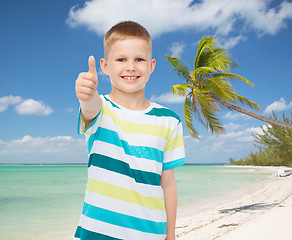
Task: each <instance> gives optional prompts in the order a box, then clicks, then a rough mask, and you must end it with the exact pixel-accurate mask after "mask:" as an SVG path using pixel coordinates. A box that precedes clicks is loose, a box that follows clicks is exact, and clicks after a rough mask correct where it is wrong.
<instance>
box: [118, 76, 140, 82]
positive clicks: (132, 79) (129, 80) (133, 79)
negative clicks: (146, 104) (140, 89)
mask: <svg viewBox="0 0 292 240" xmlns="http://www.w3.org/2000/svg"><path fill="white" fill-rule="evenodd" d="M139 77H140V76H122V78H123V79H124V80H125V81H127V82H134V81H136V80H138V78H139Z"/></svg>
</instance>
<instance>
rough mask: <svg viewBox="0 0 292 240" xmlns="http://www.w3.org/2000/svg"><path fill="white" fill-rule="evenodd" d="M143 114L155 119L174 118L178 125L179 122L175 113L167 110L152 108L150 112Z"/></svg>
mask: <svg viewBox="0 0 292 240" xmlns="http://www.w3.org/2000/svg"><path fill="white" fill-rule="evenodd" d="M145 114H146V115H152V116H156V117H174V118H176V119H177V120H178V124H179V123H180V122H181V120H180V117H179V116H178V115H177V114H176V113H175V112H173V111H172V110H170V109H167V108H152V110H151V111H150V112H148V113H145Z"/></svg>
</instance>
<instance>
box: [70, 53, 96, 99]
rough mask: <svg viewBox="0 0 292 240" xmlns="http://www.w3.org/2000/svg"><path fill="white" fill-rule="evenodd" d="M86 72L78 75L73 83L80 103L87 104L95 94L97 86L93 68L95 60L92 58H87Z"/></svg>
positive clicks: (94, 68) (94, 67)
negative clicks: (87, 68)
mask: <svg viewBox="0 0 292 240" xmlns="http://www.w3.org/2000/svg"><path fill="white" fill-rule="evenodd" d="M88 67H89V70H88V72H82V73H80V74H79V75H78V78H77V80H76V82H75V91H76V96H77V98H78V99H79V101H80V102H84V103H86V102H89V101H90V100H92V99H93V98H94V97H95V96H96V94H97V95H98V93H97V91H96V88H97V85H98V78H97V71H96V66H95V59H94V57H93V56H90V57H89V58H88Z"/></svg>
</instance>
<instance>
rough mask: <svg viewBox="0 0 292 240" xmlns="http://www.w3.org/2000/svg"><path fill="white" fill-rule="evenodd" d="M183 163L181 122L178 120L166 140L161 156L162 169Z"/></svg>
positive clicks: (183, 151)
mask: <svg viewBox="0 0 292 240" xmlns="http://www.w3.org/2000/svg"><path fill="white" fill-rule="evenodd" d="M184 163H185V149H184V140H183V130H182V123H181V122H179V123H178V124H177V126H176V128H175V130H174V131H173V133H172V135H171V137H170V139H169V140H168V142H167V144H166V146H165V149H164V157H163V168H162V170H169V169H172V168H176V167H178V166H181V165H183V164H184Z"/></svg>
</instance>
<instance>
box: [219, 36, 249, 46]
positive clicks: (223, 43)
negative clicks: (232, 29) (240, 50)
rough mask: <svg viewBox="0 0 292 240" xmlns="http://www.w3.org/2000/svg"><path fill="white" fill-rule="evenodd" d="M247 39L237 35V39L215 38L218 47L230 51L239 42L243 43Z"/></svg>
mask: <svg viewBox="0 0 292 240" xmlns="http://www.w3.org/2000/svg"><path fill="white" fill-rule="evenodd" d="M246 39H247V37H245V36H243V35H238V36H237V37H229V38H225V37H220V38H217V41H218V43H219V45H221V46H222V47H223V48H225V49H231V48H233V47H234V46H236V45H238V44H239V43H240V42H242V41H245V40H246Z"/></svg>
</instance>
